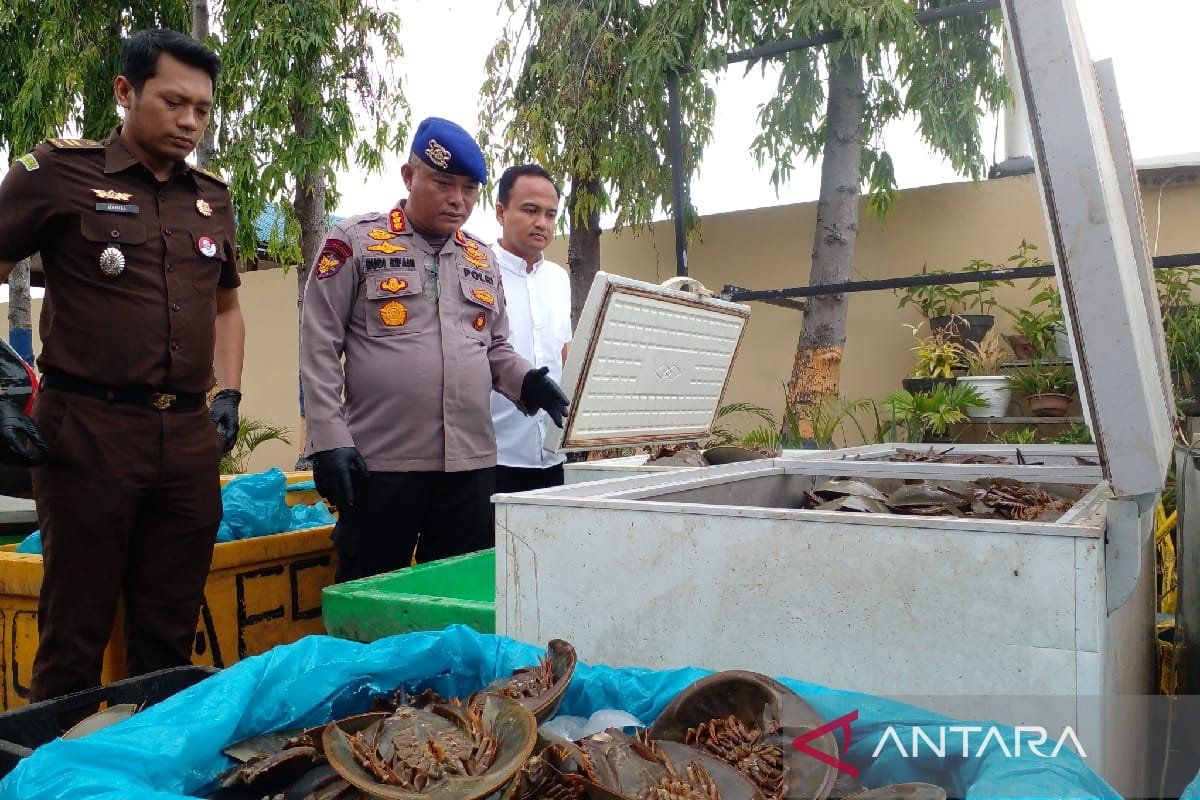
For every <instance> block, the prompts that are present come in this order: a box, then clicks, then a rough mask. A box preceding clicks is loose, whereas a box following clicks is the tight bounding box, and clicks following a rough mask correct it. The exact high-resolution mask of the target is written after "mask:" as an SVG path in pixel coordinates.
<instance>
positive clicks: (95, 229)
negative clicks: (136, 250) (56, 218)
mask: <svg viewBox="0 0 1200 800" xmlns="http://www.w3.org/2000/svg"><path fill="white" fill-rule="evenodd" d="M80 232H81V233H82V234H83V238H84V239H87V240H88V241H90V242H111V243H113V244H142V243H143V242H145V241H146V223H144V222H142V221H141V220H140V219H138V218H137V217H128V216H124V215H121V214H99V213H93V214H84V215H83V217H82V218H81V220H80Z"/></svg>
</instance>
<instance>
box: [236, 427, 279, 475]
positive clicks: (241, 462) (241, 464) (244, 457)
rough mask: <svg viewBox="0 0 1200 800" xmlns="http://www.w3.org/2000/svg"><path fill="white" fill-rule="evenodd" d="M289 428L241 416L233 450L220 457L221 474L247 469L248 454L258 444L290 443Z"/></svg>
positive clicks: (237, 472)
mask: <svg viewBox="0 0 1200 800" xmlns="http://www.w3.org/2000/svg"><path fill="white" fill-rule="evenodd" d="M291 434H292V431H291V428H288V427H285V426H283V425H272V424H271V423H269V422H265V421H263V420H261V419H254V418H252V417H243V418H242V419H241V420H240V421H239V422H238V432H237V440H236V441H235V442H234V445H233V450H231V451H229V452H228V453H226V454H225V455H224V456H222V457H221V474H223V475H240V474H242V473H244V472H245V471H246V469H247V467H246V464H247V462H248V461H249V460H250V455H251V454H252V453H253V452H254V451H255V449H257V448H258V447H259V446H260V445H263V444H266V443H267V442H283V443H284V444H289V445H290V444H291V443H292V439H291Z"/></svg>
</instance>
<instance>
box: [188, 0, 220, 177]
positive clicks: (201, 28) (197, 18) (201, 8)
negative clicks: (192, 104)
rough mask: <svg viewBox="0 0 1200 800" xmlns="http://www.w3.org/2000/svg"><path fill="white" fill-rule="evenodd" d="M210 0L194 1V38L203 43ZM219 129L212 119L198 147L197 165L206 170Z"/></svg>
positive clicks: (206, 31) (210, 161) (207, 24)
mask: <svg viewBox="0 0 1200 800" xmlns="http://www.w3.org/2000/svg"><path fill="white" fill-rule="evenodd" d="M208 34H209V23H208V0H192V38H193V39H195V40H196V41H199V42H203V41H204V40H205V39H207V38H208ZM216 138H217V128H216V120H215V119H210V120H209V123H208V127H207V128H205V129H204V135H203V136H201V137H200V143H199V144H198V145H197V146H196V165H197V166H199V167H202V168H204V169H207V168H208V165H209V164H211V163H212V157H213V152H214V151H215V150H216V144H215V142H216Z"/></svg>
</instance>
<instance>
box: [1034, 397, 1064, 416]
mask: <svg viewBox="0 0 1200 800" xmlns="http://www.w3.org/2000/svg"><path fill="white" fill-rule="evenodd" d="M1028 401H1029V410H1030V411H1032V412H1033V415H1034V416H1036V417H1065V416H1066V415H1067V409H1068V408H1070V407H1071V395H1069V394H1057V393H1055V392H1047V393H1046V394H1031V395H1029V398H1028Z"/></svg>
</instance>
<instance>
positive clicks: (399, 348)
mask: <svg viewBox="0 0 1200 800" xmlns="http://www.w3.org/2000/svg"><path fill="white" fill-rule="evenodd" d="M401 174H402V176H403V178H404V184H405V186H406V187H407V188H408V190H409V196H408V199H407V200H405V201H401V203H400V204H399V205H398V206H397V207H396V208H393V209H392V210H391V211H389V212H387V213H385V214H365V215H363V216H359V217H351V218H350V219H346V220H342V221H341V222H339V223H337V224H336V225H334V227H333V230H331V231H330V233H329V238H328V239H326V241H325V245H324V247H323V248H322V250H321V254H320V255H319V256H318V258H317V261H316V263H315V264H314V265H313V269H312V273H311V275H309V279H308V285H307V287H306V289H305V292H304V317H303V326H302V329H301V337H300V369H301V377H302V382H303V384H304V402H305V412H306V413H305V418H306V420H305V421H306V423H307V429H308V446H307V448H306V452H307V454H308V455H309V456H310V457H311V459H312V462H313V477H314V479H315V481H316V484H317V489H318V490H319V491H320V492H321V494H323V495H324V496H325V497H327V498H329V499H330V500H331V501H333V502H334V504H335V505H337V507H338V508H339V510H340V513H339V519H338V525H337V529H336V531H335V534H334V537H335V541H336V543H337V549H338V560H339V565H338V575H337V577H338V580H349V579H351V578H357V577H362V576H364V575H372V574H375V573H379V572H386V571H388V570H393V569H398V568H400V567H405V566H408V565H409V563H410V560H411V558H412V554H413V548H414V546H415V545H416V543H417V537H418V535H419V536H420V547H419V549H418V550H417V554H418V558H420V560H421V561H433V560H436V559H440V558H446V557H448V556H452V555H458V554H462V553H469V552H472V551H475V550H480V549H483V548H487V547H491V546H493V544H494V542H495V540H494V537H493V534H492V527H491V513H490V511H491V507H490V505H489V498H490V497H491V494H492V487H493V486H494V482H495V475H494V472H495V466H496V441H495V435H494V433H493V431H492V418H491V410H490V409H491V406H490V399H491V390H492V389H493V388H495V390H496V391H497V392H499V393H500V394H503V395H505V396H506V397H508V398H509V399H510V400H512V401H513V403H515V404H516V405H517V407H518V408H520V409H521V410H522V411H523V412H525V413H526V414H532V413H536V411H537V410H538V409H539V408H542V409H545V410H546V411H547V413H549V414H550V416H551V418H552V419H554V420H555V422H556V423H557V424H558V425H560V426H561V425H562V415H563V413H564V412H565V411H566V407H567V399H566V397H564V396H563V394H562V392H561V391H560V390H559V388H558V386H557V385H556V384H555V383H554V381H552V380H551V379H550V378H548V377H547V376H546V372H547V370H546V369H545V368H542V369H539V370H535V369H532V368H531V367H530V365H529V362H527V361H525V360H524V359H523V358H521V357H520V356H519V355H517V353H516V351H515V350H513V348H512V345H510V344H509V343H508V338H507V336H508V318H507V316H506V314H505V310H504V288H503V286H502V285H501V283H500V269H499V267H498V265H497V262H496V257H495V255H494V254H493V253H492V252H491V250H489V249H488V248H487V246H486V245H484V244H482V243H480V242H479V241H478V240H476V239H474V238H473V237H471V236H469V235H467V234H465V233H463V231H462V230H461V227H462V225H463V223H464V222H466V220H467V217H469V216H470V214H471V209H472V208H473V207H474V205H475V201H476V200H477V199H478V196H479V189H480V186H481V185H482V184H484V183H485V182H486V181H487V172H486V168H485V166H484V161H483V155H482V153H480V151H479V146H478V145H477V144H476V143H475V141H474V140H473V139H472V138H471V136H470V135H469V134H468V133H467V132H466V131H464V130H463V129H462V128H460V127H459V126H457V125H455V124H454V123H452V122H448V121H446V120H442V119H438V118H430V119H427V120H425V121H424V122H422V123H421V125H420V126H419V127H418V128H417V134H416V137H415V141H414V143H413V149H412V156H411V158H410V159H409V162H408V163H407V164H405V165H404V166H403V168H402V169H401ZM343 358H344V359H345V362H344V366H343ZM343 395H344V397H345V400H344V402H343ZM368 470H369V471H368Z"/></svg>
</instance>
